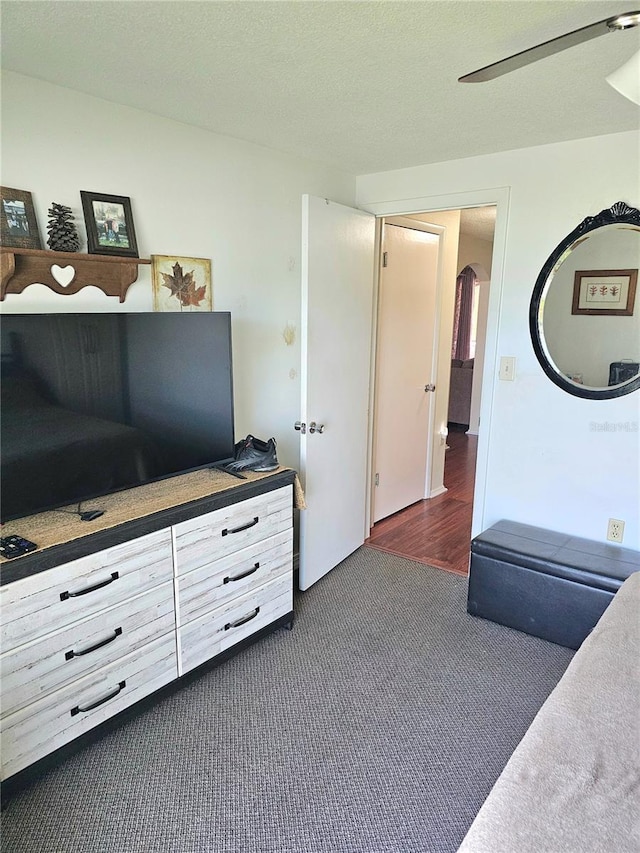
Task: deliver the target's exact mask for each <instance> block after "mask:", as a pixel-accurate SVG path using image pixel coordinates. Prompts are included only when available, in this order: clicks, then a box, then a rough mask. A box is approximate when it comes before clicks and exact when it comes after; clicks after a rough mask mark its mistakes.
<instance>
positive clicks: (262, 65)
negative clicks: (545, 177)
mask: <svg viewBox="0 0 640 853" xmlns="http://www.w3.org/2000/svg"><path fill="white" fill-rule="evenodd" d="M636 5H637V4H636ZM632 8H633V3H632V2H631V0H629V2H624V0H620V2H610V0H607V2H599V0H579V2H575V1H574V0H571V1H570V2H565V0H550V2H548V0H543V2H538V0H535V2H529V0H486V2H485V0H471V2H457V0H438V2H434V0H414V2H400V0H382V2H378V0H364V2H341V0H337V1H336V2H329V0H322V1H321V2H313V1H312V2H302V0H296V2H288V0H278V2H271V0H261V2H240V0H234V2H216V1H215V0H211V2H198V0H183V1H182V2H172V0H166V2H165V0H160V2H137V0H128V2H119V0H111V2H108V3H104V2H94V0H86V2H76V0H65V2H55V0H46V2H39V0H36V2H24V0H5V2H3V3H2V65H3V67H5V68H8V69H11V70H13V71H17V72H20V73H22V74H27V75H30V76H32V77H37V78H41V79H43V80H48V81H50V82H52V83H57V84H59V85H61V86H66V87H69V88H71V89H77V90H79V91H82V92H86V93H89V94H92V95H96V96H98V97H101V98H105V99H107V100H109V101H114V102H117V103H120V104H126V105H128V106H132V107H137V108H140V109H143V110H147V111H149V112H152V113H157V114H159V115H163V116H168V117H170V118H173V119H176V120H178V121H181V122H186V123H187V124H191V125H196V126H199V127H203V128H207V129H209V130H212V131H215V132H216V133H221V134H224V135H227V136H232V137H236V138H239V139H246V140H249V141H252V142H255V143H258V144H260V145H265V146H269V147H271V148H276V149H279V150H281V151H285V152H288V153H290V154H294V155H299V156H301V157H305V158H310V159H312V160H317V161H321V162H324V163H328V164H331V165H333V166H336V167H338V168H341V169H343V170H345V171H347V172H349V173H352V174H364V173H368V172H376V171H384V170H387V169H394V168H401V167H405V166H412V165H417V164H420V163H432V162H438V161H442V160H451V159H456V158H459V157H468V156H473V155H475V154H485V153H489V152H492V151H504V150H508V149H512V148H521V147H527V146H530V145H539V144H544V143H548V142H556V141H562V140H568V139H574V138H580V137H586V136H595V135H599V134H605V133H613V132H616V131H622V130H631V129H636V128H638V127H639V125H640V110H639V109H638V107H636V106H635V105H633V104H632V103H631V102H629V101H627V100H626V99H625V98H623V97H622V96H620V95H619V94H617V93H616V92H615V91H614V90H613V89H612V88H611V87H610V86H609V85H608V84H607V83H606V82H605V79H604V78H605V76H606V75H607V74H608V73H610V72H611V71H612V70H614V69H615V68H617V67H618V66H619V65H621V64H622V62H624V61H625V60H627V59H628V58H629V57H630V56H631V54H632V53H634V51H635V50H637V49H638V47H640V32H639V30H638V29H636V30H631V31H627V32H624V33H615V34H610V35H606V36H603V37H601V38H598V39H595V40H594V41H591V42H588V43H586V44H583V45H579V46H577V47H573V48H570V49H569V50H566V51H564V52H563V53H561V54H559V55H557V56H554V57H550V58H548V59H545V60H543V61H541V62H539V63H536V64H535V65H530V66H528V67H527V68H523V69H520V70H518V71H515V72H513V73H511V74H509V75H507V76H505V77H502V78H500V79H498V80H495V81H492V82H490V83H484V84H461V83H458V82H457V78H458V77H459V76H461V75H462V74H465V73H467V72H470V71H472V70H474V69H476V68H478V67H480V66H483V65H486V64H488V63H490V62H493V61H496V60H498V59H502V58H504V57H505V56H508V55H509V54H512V53H515V52H517V51H520V50H524V49H525V48H527V47H531V46H533V45H534V44H537V43H538V42H541V41H544V40H546V39H549V38H553V37H555V36H557V35H561V34H563V33H565V32H567V31H569V30H572V29H576V28H577V27H581V26H586V25H587V24H590V23H592V22H594V21H597V20H600V19H602V18H606V17H609V16H611V15H614V14H618V13H620V12H626V11H630V10H631V9H632Z"/></svg>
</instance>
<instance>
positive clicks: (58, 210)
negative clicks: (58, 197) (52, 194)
mask: <svg viewBox="0 0 640 853" xmlns="http://www.w3.org/2000/svg"><path fill="white" fill-rule="evenodd" d="M47 231H48V232H49V236H48V238H47V245H48V246H49V248H50V249H51V251H52V252H77V251H78V249H79V248H80V239H79V237H78V232H77V231H76V226H75V225H74V224H73V213H72V212H71V208H70V207H66V206H65V205H64V204H57V203H56V202H55V201H54V202H53V203H52V205H51V207H50V208H49V224H48V225H47Z"/></svg>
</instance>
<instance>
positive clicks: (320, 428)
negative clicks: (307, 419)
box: [309, 421, 324, 435]
mask: <svg viewBox="0 0 640 853" xmlns="http://www.w3.org/2000/svg"><path fill="white" fill-rule="evenodd" d="M309 432H310V433H314V432H317V433H320V435H322V433H323V432H324V424H317V423H316V422H315V421H311V423H310V424H309Z"/></svg>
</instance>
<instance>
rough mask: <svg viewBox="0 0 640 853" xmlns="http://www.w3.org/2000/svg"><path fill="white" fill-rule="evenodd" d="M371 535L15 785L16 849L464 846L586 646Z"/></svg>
mask: <svg viewBox="0 0 640 853" xmlns="http://www.w3.org/2000/svg"><path fill="white" fill-rule="evenodd" d="M465 598H466V580H465V579H464V578H462V577H459V576H456V575H452V574H447V573H445V572H441V571H439V570H437V569H432V568H430V567H429V566H424V565H421V564H418V563H413V562H411V561H409V560H404V559H401V558H398V557H394V556H392V555H390V554H385V553H382V552H380V551H375V550H373V549H369V548H361V549H360V550H359V551H357V552H356V553H355V554H353V555H352V556H351V557H349V558H348V559H347V560H345V562H344V563H342V564H341V565H340V566H339V567H338V568H336V569H335V570H334V571H333V572H331V573H330V574H329V575H328V576H327V577H325V578H324V579H323V580H321V581H320V582H319V583H317V584H316V585H315V586H314V587H312V588H311V589H310V590H309V591H308V592H306V593H304V594H303V595H301V596H299V600H298V601H297V604H296V607H297V614H296V625H295V628H294V630H293V632H289V631H287V630H282V631H278V632H277V633H275V634H273V635H270V636H269V637H266V638H264V639H263V640H261V641H260V642H259V643H257V644H256V645H254V646H252V647H251V648H250V649H248V650H246V651H245V652H242V653H241V654H240V655H238V656H236V657H234V658H233V659H231V660H230V661H228V662H227V663H225V664H223V665H222V666H220V667H218V668H217V669H215V670H213V671H212V672H210V673H208V674H206V675H204V676H203V677H202V678H200V679H198V680H197V681H194V682H193V683H192V684H190V685H187V686H186V687H184V688H183V689H182V690H181V691H180V692H178V693H176V694H175V695H173V696H171V697H169V698H167V699H164V700H163V701H162V702H160V703H159V704H157V705H156V706H154V707H153V708H152V709H150V710H148V711H146V712H144V713H143V714H141V715H140V716H137V717H136V718H135V719H133V720H132V721H129V722H128V723H126V724H124V725H123V726H122V727H121V728H119V729H117V730H116V731H114V732H112V733H111V734H108V735H106V736H105V737H104V738H102V739H101V740H100V741H99V742H98V743H96V744H94V745H92V746H90V747H88V748H86V749H84V750H83V751H82V752H80V753H78V754H76V755H75V756H73V757H72V758H70V759H68V760H67V761H66V762H65V763H64V764H62V765H60V766H59V767H57V768H56V769H54V770H52V771H50V772H49V773H48V774H46V775H44V776H43V777H42V778H41V779H40V780H39V781H38V782H37V783H36V784H34V785H33V786H32V787H30V788H29V789H27V790H25V791H23V792H21V793H19V794H17V795H15V796H14V797H13V798H12V799H10V800H9V802H7V804H6V808H5V810H4V812H3V821H2V839H3V845H2V849H3V850H4V851H6V853H21V851H24V853H27V851H28V853H52V851H55V853H76V851H77V853H97V852H98V851H100V853H128V851H136V852H137V851H162V853H168V851H171V853H203V851H211V852H212V853H213V851H215V853H232V851H233V853H267V852H268V851H279V853H324V851H354V852H355V851H362V853H365V851H366V853H383V851H385V853H387V851H388V853H391V851H393V853H411V851H425V853H440V851H442V853H444V851H455V850H456V849H457V847H458V845H459V843H460V841H461V840H462V837H463V836H464V834H465V832H466V830H467V828H468V826H469V824H470V823H471V821H472V819H473V817H474V816H475V814H476V812H477V810H478V809H479V807H480V805H481V804H482V802H483V800H484V798H485V797H486V795H487V793H488V792H489V790H490V788H491V786H492V784H493V782H494V781H495V779H496V778H497V776H498V775H499V773H500V771H501V770H502V768H503V766H504V764H505V763H506V761H507V759H508V758H509V755H510V754H511V752H512V751H513V749H514V747H515V746H516V745H517V743H518V742H519V740H520V738H521V737H522V735H523V734H524V732H525V731H526V729H527V727H528V725H529V724H530V722H531V720H532V719H533V717H534V716H535V714H536V712H537V710H538V709H539V707H540V705H541V704H542V702H543V701H544V699H545V698H546V697H547V695H548V694H549V693H550V692H551V690H552V689H553V687H554V686H555V684H556V682H557V681H558V679H559V678H560V676H561V675H562V673H563V672H564V670H565V668H566V666H567V664H568V663H569V661H570V659H571V656H572V652H570V651H569V650H568V649H564V648H561V647H560V646H555V645H553V644H551V643H546V642H544V641H542V640H538V639H535V638H533V637H529V636H527V635H525V634H520V633H518V632H516V631H512V630H510V629H508V628H503V627H501V626H498V625H494V624H493V623H490V622H485V621H482V620H479V619H475V618H473V617H471V616H468V615H467V614H466V612H465Z"/></svg>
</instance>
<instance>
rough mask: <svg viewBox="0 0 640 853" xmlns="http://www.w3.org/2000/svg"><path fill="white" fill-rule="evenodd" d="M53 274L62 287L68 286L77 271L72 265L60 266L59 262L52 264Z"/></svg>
mask: <svg viewBox="0 0 640 853" xmlns="http://www.w3.org/2000/svg"><path fill="white" fill-rule="evenodd" d="M51 275H52V276H53V277H54V278H55V280H56V281H57V282H58V284H59V285H60V286H61V287H68V286H69V285H70V284H71V282H72V281H73V280H74V278H75V277H76V271H75V270H74V268H73V267H72V266H66V267H59V266H58V264H52V266H51Z"/></svg>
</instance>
